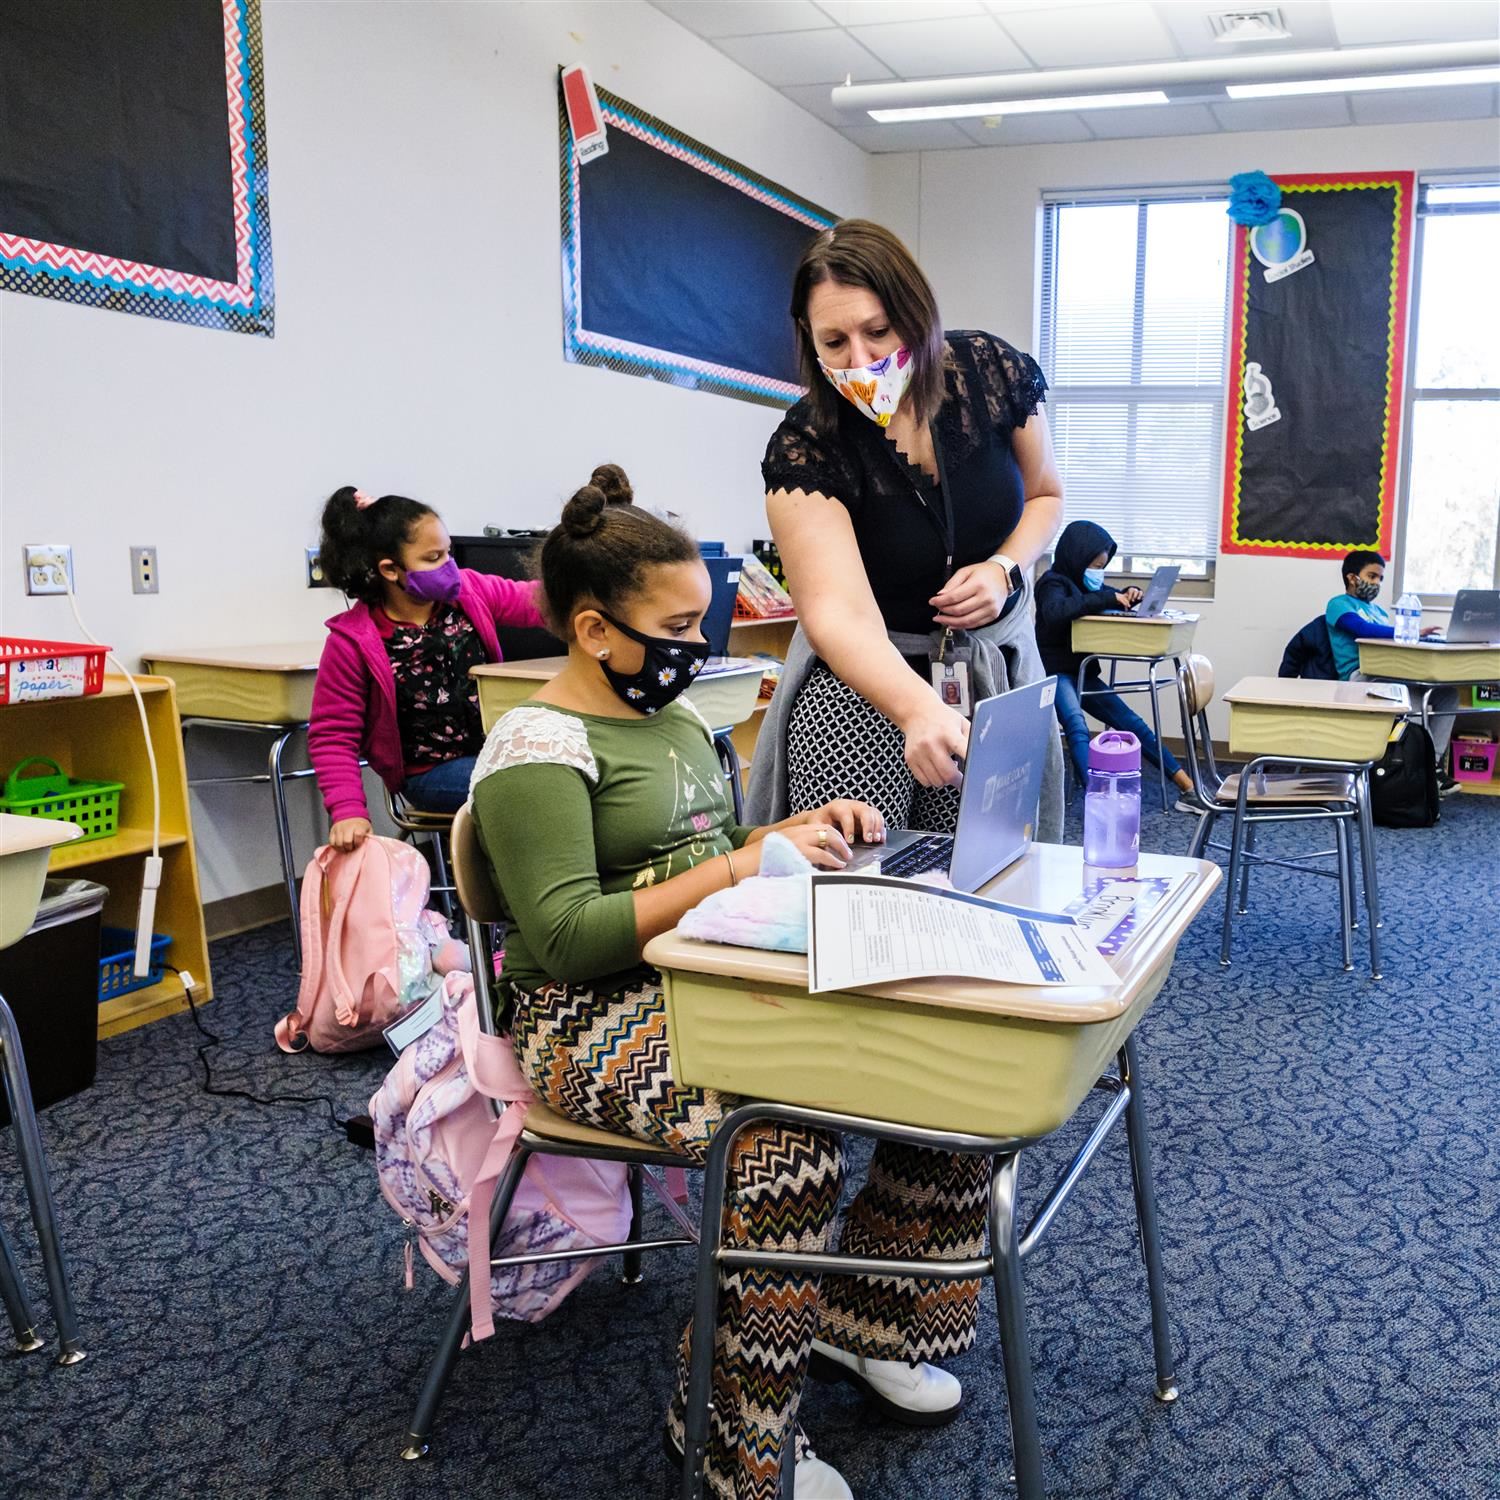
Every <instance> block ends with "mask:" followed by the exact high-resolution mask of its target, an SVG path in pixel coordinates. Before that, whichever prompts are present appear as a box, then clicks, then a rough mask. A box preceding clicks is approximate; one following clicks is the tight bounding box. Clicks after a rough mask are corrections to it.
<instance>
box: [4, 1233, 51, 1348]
mask: <svg viewBox="0 0 1500 1500" xmlns="http://www.w3.org/2000/svg"><path fill="white" fill-rule="evenodd" d="M0 1302H4V1304H5V1313H6V1316H7V1317H8V1318H9V1319H10V1326H11V1329H12V1331H13V1332H14V1333H15V1336H16V1353H17V1354H32V1353H34V1352H35V1351H36V1350H38V1349H40V1348H41V1347H42V1340H41V1337H40V1336H39V1335H38V1333H37V1331H36V1314H35V1313H33V1312H32V1310H31V1304H30V1302H28V1301H27V1300H26V1288H25V1287H23V1286H22V1285H21V1273H20V1271H19V1270H17V1269H16V1258H15V1256H14V1255H13V1254H12V1253H11V1248H10V1241H9V1240H7V1239H6V1238H5V1231H4V1229H0Z"/></svg>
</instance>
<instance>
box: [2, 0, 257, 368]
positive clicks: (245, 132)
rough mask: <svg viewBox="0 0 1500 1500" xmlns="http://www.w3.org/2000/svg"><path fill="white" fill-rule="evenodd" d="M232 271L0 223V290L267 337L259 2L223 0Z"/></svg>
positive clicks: (254, 0) (255, 0)
mask: <svg viewBox="0 0 1500 1500" xmlns="http://www.w3.org/2000/svg"><path fill="white" fill-rule="evenodd" d="M220 9H221V11H222V14H223V22H224V84H225V91H224V92H225V103H226V106H227V122H228V128H229V166H230V183H231V198H232V203H233V213H234V252H235V279H234V280H233V281H232V282H230V281H215V280H212V279H211V278H209V277H205V276H194V275H189V274H188V273H186V272H182V271H174V270H172V269H171V268H170V267H165V266H152V265H145V264H143V263H141V262H139V261H127V260H120V259H118V258H116V257H114V256H108V255H99V254H96V253H95V252H93V251H90V250H81V249H78V248H77V247H75V246H72V245H54V244H49V243H47V242H46V241H43V240H34V239H27V238H25V237H23V236H20V235H9V234H5V233H4V232H3V231H0V290H3V291H10V292H27V293H30V294H31V295H33V296H37V297H51V298H54V299H55V300H59V301H63V302H74V303H80V304H84V305H87V306H92V307H105V308H108V309H110V310H111V311H112V312H129V313H137V314H139V315H140V316H142V317H148V318H167V319H170V320H171V321H173V322H177V323H192V324H196V325H197V326H199V327H202V328H218V329H222V330H224V331H225V332H229V333H250V334H259V335H261V336H263V337H265V338H270V337H272V335H273V333H274V331H275V318H274V296H273V292H274V281H273V277H272V269H271V206H270V190H269V182H270V158H269V151H268V147H267V142H266V125H265V66H264V63H265V59H264V54H263V51H262V45H261V28H260V0H221V5H220Z"/></svg>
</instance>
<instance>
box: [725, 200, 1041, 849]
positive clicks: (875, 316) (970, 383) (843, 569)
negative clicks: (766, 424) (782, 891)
mask: <svg viewBox="0 0 1500 1500" xmlns="http://www.w3.org/2000/svg"><path fill="white" fill-rule="evenodd" d="M791 312H792V319H793V322H794V324H795V326H796V332H797V341H798V347H799V349H800V353H801V361H802V372H803V378H804V380H805V381H806V383H807V386H808V393H807V395H806V396H805V397H803V399H802V400H801V401H799V402H798V403H797V404H796V405H795V406H794V407H792V409H791V410H790V411H788V412H787V414H786V416H785V417H784V418H783V420H782V423H781V425H780V427H778V428H777V430H776V432H775V434H774V436H773V437H772V438H771V442H770V446H769V447H768V448H767V450H766V457H765V461H764V463H763V464H762V466H761V472H762V474H763V476H764V478H765V483H766V490H767V495H766V508H767V513H768V516H769V519H770V523H771V530H772V533H773V535H774V536H775V538H776V544H777V546H778V547H779V549H780V551H781V558H782V562H783V564H784V565H785V568H786V574H787V582H788V585H789V587H790V589H791V591H792V594H793V597H794V598H795V599H796V602H797V613H798V617H799V620H800V627H799V629H798V632H797V635H796V637H795V638H794V640H793V643H792V650H791V653H790V655H789V658H788V661H787V666H786V671H785V673H784V674H783V678H782V683H781V687H780V689H779V690H778V692H777V694H776V697H775V699H774V700H773V701H772V705H771V708H770V710H769V713H768V715H767V722H766V724H765V726H764V727H763V729H762V731H761V743H762V744H763V745H765V746H766V747H767V748H768V749H769V751H770V753H769V754H762V755H761V756H759V757H757V759H756V763H755V773H754V775H753V778H752V782H751V788H750V804H749V809H748V813H749V815H750V816H751V817H752V818H753V819H754V820H755V821H763V820H771V821H774V820H775V819H777V818H780V817H785V816H787V815H788V814H789V813H791V812H794V811H798V810H801V809H805V808H809V807H814V806H819V805H821V804H822V803H823V802H826V801H828V800H830V798H831V797H832V796H833V795H835V791H834V790H832V789H837V794H838V795H847V796H855V797H859V798H861V799H863V800H865V801H868V802H871V803H873V804H874V805H875V806H876V807H878V808H879V809H880V810H881V812H882V813H884V815H885V818H886V821H887V823H888V824H889V825H890V826H891V827H892V828H908V827H915V828H923V829H930V830H933V831H936V832H948V831H951V830H952V828H953V826H954V823H955V821H956V818H957V810H958V794H957V789H956V788H957V782H958V780H959V774H960V767H959V764H958V763H959V762H960V761H962V759H963V757H964V754H965V751H966V749H967V745H968V735H969V725H968V719H967V717H966V715H965V713H964V712H961V711H960V706H954V705H953V703H952V701H951V700H952V698H953V697H954V696H958V695H956V694H955V693H954V691H953V686H952V684H953V676H952V675H951V674H949V673H945V667H947V668H953V669H954V670H955V671H956V672H957V673H958V674H959V675H960V676H962V675H965V674H966V675H967V676H968V678H969V682H968V694H967V703H972V701H973V700H974V699H976V698H982V697H986V696H988V695H990V694H992V693H996V692H1003V691H1005V690H1006V689H1008V688H1011V687H1016V686H1020V685H1022V684H1025V683H1028V682H1034V681H1036V680H1037V679H1038V678H1040V677H1042V676H1043V675H1045V674H1044V673H1043V670H1042V664H1041V659H1040V658H1039V656H1038V654H1037V648H1036V637H1035V633H1034V629H1033V624H1032V617H1031V616H1032V612H1031V570H1032V566H1033V564H1034V563H1035V562H1036V560H1037V558H1038V557H1039V556H1040V555H1041V554H1042V552H1043V551H1044V550H1045V549H1046V547H1047V545H1048V543H1049V542H1050V541H1051V540H1052V537H1053V534H1054V533H1055V532H1056V530H1057V526H1058V522H1059V520H1060V519H1061V514H1062V498H1061V489H1062V485H1061V481H1060V480H1059V478H1058V474H1057V467H1056V463H1055V461H1054V459H1053V456H1052V444H1051V439H1050V437H1049V435H1048V432H1047V423H1046V419H1045V417H1043V415H1042V414H1041V412H1040V411H1039V410H1038V406H1039V403H1040V402H1041V400H1042V396H1043V392H1044V391H1045V390H1046V382H1045V380H1044V379H1043V378H1042V372H1041V371H1040V369H1038V367H1037V365H1036V362H1035V361H1034V360H1033V359H1031V357H1030V356H1029V355H1026V354H1022V353H1021V352H1020V351H1019V350H1016V349H1014V348H1012V347H1011V346H1010V345H1009V344H1007V343H1006V342H1005V341H1004V340H1003V339H1000V338H997V337H995V336H994V335H993V334H988V333H958V332H954V333H948V334H946V335H945V334H944V332H943V328H942V324H941V322H940V320H939V318H938V310H937V304H936V302H935V301H934V299H933V295H932V288H931V287H930V286H929V285H928V284H927V279H926V277H925V276H923V274H922V271H921V269H920V267H918V265H917V263H916V262H915V261H914V260H913V259H912V257H911V255H910V253H909V252H908V251H907V249H906V247H905V246H904V245H903V244H902V243H901V242H900V240H898V239H897V238H896V236H895V235H893V234H892V233H891V232H890V231H889V230H888V229H883V228H881V226H880V225H878V224H872V223H870V222H868V221H867V220H863V219H850V220H846V221H845V222H844V223H842V224H838V225H836V226H835V227H834V228H832V229H829V230H825V231H824V232H823V233H822V234H820V235H819V236H818V237H817V239H815V240H814V241H813V242H812V244H811V245H810V246H809V247H808V249H807V251H806V253H805V254H804V255H803V257H802V261H801V264H800V265H799V266H798V268H797V274H796V278H795V280H794V282H793V286H792V306H791ZM956 632H968V636H967V638H964V637H963V636H961V635H956V634H955V633H956ZM966 652H967V653H969V655H967V656H965V654H964V653H966ZM959 663H962V665H961V666H960V665H959ZM935 681H936V682H939V683H943V682H946V683H947V685H948V691H947V692H946V693H940V692H939V691H938V689H937V687H936V686H935V685H934V683H935ZM963 706H966V705H963ZM1039 828H1040V836H1041V837H1042V838H1044V839H1055V838H1057V837H1058V836H1059V835H1060V833H1061V828H1062V755H1061V750H1060V748H1058V747H1056V746H1055V745H1054V748H1053V752H1052V753H1051V754H1050V755H1049V757H1048V764H1047V769H1046V774H1045V777H1044V781H1043V788H1042V809H1041V817H1040V820H1039Z"/></svg>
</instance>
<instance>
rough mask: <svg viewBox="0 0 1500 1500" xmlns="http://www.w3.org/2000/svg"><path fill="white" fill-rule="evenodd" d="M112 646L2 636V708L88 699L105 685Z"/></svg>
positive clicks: (0, 667)
mask: <svg viewBox="0 0 1500 1500" xmlns="http://www.w3.org/2000/svg"><path fill="white" fill-rule="evenodd" d="M108 650H109V647H108V646H87V645H84V644H83V643H82V642H80V641H29V640H25V639H23V638H22V637H20V636H14V635H0V705H4V704H7V703H41V702H44V701H45V700H46V699H49V698H85V697H87V696H88V695H89V694H90V693H97V692H98V691H99V689H100V688H102V687H103V686H104V654H105V652H106V651H108Z"/></svg>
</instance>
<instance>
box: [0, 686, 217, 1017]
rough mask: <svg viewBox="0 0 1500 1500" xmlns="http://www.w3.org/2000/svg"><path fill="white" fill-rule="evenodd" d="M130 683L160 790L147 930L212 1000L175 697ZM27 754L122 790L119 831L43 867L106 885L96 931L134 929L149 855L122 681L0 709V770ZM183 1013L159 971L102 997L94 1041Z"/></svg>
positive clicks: (170, 981)
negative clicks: (155, 879) (155, 880)
mask: <svg viewBox="0 0 1500 1500" xmlns="http://www.w3.org/2000/svg"><path fill="white" fill-rule="evenodd" d="M136 682H137V683H138V684H139V685H140V689H141V697H142V700H143V701H144V703H145V705H146V721H147V723H148V724H149V725H150V726H151V742H152V745H153V746H154V748H155V750H156V766H157V774H158V777H159V780H160V784H161V857H162V876H161V887H160V889H159V890H158V891H157V895H156V918H155V921H154V923H153V926H154V927H155V929H156V931H157V932H165V933H168V934H170V936H171V938H172V943H171V946H170V947H169V948H168V949H167V954H166V961H167V962H168V963H169V964H172V965H174V966H175V967H176V968H178V969H187V970H188V971H189V972H191V974H192V975H193V978H194V979H195V980H197V981H198V986H199V987H198V994H199V997H200V998H201V999H205V1000H206V999H209V998H211V997H212V995H213V977H212V975H211V974H210V972H209V966H208V939H207V935H206V934H205V932H204V928H203V903H202V900H201V898H200V895H199V890H198V861H197V855H196V853H195V852H194V849H193V836H192V824H191V821H190V818H189V813H188V790H187V769H186V765H185V763H184V759H183V753H182V725H181V722H180V721H179V719H178V716H177V702H176V697H175V695H174V692H173V687H172V683H171V682H170V681H169V680H168V679H167V678H165V677H137V678H136ZM31 755H45V756H48V757H50V758H51V759H52V760H55V761H56V762H57V763H58V765H60V766H61V767H62V768H63V770H64V771H66V772H67V773H68V775H70V776H76V777H82V778H86V779H91V780H98V781H123V782H124V783H125V790H124V791H123V792H121V794H120V827H119V831H118V832H117V833H115V834H113V835H111V836H110V837H109V838H104V839H92V840H89V841H87V842H84V843H73V844H63V845H59V846H58V847H57V848H55V849H54V850H53V851H52V855H51V858H50V860H49V861H48V865H47V870H48V873H49V874H51V875H63V874H66V875H70V876H75V877H77V878H79V879H83V880H94V881H97V882H98V883H99V884H100V885H103V886H107V887H108V888H109V897H108V899H107V900H106V901H105V903H104V921H105V924H106V925H107V926H111V927H129V928H134V926H135V921H136V911H137V908H138V905H139V903H140V896H141V877H142V874H143V873H144V866H145V859H146V856H147V855H148V854H149V853H150V852H151V771H150V767H149V764H148V762H147V758H146V744H145V740H144V739H143V737H142V735H141V721H140V716H139V714H138V713H137V711H136V706H135V700H134V698H133V697H132V695H131V692H130V686H129V684H128V683H127V682H126V681H125V679H124V678H123V677H106V678H105V679H104V688H103V690H102V691H101V692H98V693H94V694H91V695H90V696H88V697H86V698H57V699H54V700H52V701H50V702H46V703H23V704H8V705H6V706H4V707H0V772H3V773H8V772H9V771H10V770H11V769H12V768H13V767H15V766H16V765H17V764H19V763H20V762H21V761H23V760H25V759H26V758H27V757H28V756H31ZM186 1009H187V997H186V995H185V994H184V992H183V987H182V981H181V980H180V979H178V977H177V976H176V975H175V974H170V973H169V974H167V975H165V976H164V978H163V979H162V982H161V983H160V984H156V985H152V986H151V987H150V988H148V989H141V990H135V991H133V992H132V993H130V994H128V995H121V996H119V997H117V998H116V999H113V1000H106V1001H105V1002H104V1003H103V1004H102V1005H101V1006H100V1007H99V1035H100V1037H101V1038H103V1037H106V1036H115V1035H117V1034H118V1033H119V1032H122V1031H130V1030H133V1029H134V1028H135V1027H137V1026H144V1025H146V1023H147V1022H149V1021H155V1020H158V1019H160V1018H161V1017H162V1016H169V1015H175V1014H176V1013H177V1012H178V1011H182V1010H186Z"/></svg>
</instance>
